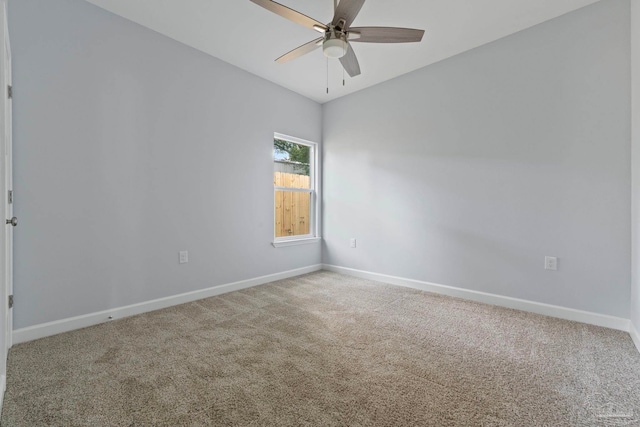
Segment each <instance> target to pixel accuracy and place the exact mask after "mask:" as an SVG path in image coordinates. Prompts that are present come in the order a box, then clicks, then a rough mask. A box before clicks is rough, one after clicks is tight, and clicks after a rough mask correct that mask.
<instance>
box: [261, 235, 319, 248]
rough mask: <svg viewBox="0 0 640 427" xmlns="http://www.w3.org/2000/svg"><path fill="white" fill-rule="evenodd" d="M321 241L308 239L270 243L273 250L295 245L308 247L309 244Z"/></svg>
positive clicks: (316, 238) (315, 238) (312, 238)
mask: <svg viewBox="0 0 640 427" xmlns="http://www.w3.org/2000/svg"><path fill="white" fill-rule="evenodd" d="M320 240H322V238H321V237H310V238H308V239H295V240H278V241H277V242H271V244H272V245H273V247H274V248H284V247H286V246H297V245H309V244H311V243H319V242H320Z"/></svg>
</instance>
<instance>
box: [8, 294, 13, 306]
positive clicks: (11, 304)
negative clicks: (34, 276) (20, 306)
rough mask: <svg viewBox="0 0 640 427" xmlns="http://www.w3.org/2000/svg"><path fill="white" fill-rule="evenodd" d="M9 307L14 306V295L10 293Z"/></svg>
mask: <svg viewBox="0 0 640 427" xmlns="http://www.w3.org/2000/svg"><path fill="white" fill-rule="evenodd" d="M9 308H13V295H9Z"/></svg>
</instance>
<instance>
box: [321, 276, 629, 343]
mask: <svg viewBox="0 0 640 427" xmlns="http://www.w3.org/2000/svg"><path fill="white" fill-rule="evenodd" d="M323 269H324V270H329V271H334V272H336V273H342V274H347V275H350V276H355V277H360V278H363V279H369V280H375V281H378V282H384V283H389V284H391V285H398V286H405V287H409V288H414V289H420V290H422V291H426V292H433V293H436V294H443V295H449V296H452V297H458V298H464V299H468V300H472V301H477V302H482V303H485V304H491V305H497V306H500V307H507V308H513V309H516V310H522V311H528V312H531V313H537V314H542V315H545V316H551V317H557V318H560V319H566V320H573V321H576V322H582V323H588V324H591V325H597V326H603V327H605V328H611V329H617V330H620V331H625V332H629V330H630V329H629V328H630V321H629V319H623V318H621V317H615V316H609V315H606V314H598V313H592V312H588V311H582V310H575V309H573V308H566V307H560V306H557V305H550V304H543V303H539V302H534V301H527V300H523V299H518V298H511V297H505V296H501V295H496V294H489V293H486V292H479V291H472V290H468V289H462V288H456V287H453V286H446V285H439V284H436V283H429V282H423V281H420V280H413V279H406V278H403V277H396V276H388V275H386V274H379V273H371V272H368V271H362V270H355V269H353V268H346V267H339V266H335V265H327V264H324V265H323ZM636 345H637V341H636ZM639 348H640V347H639Z"/></svg>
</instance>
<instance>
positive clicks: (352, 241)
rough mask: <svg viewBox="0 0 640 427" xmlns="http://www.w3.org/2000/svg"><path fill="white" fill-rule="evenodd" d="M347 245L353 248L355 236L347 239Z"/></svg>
mask: <svg viewBox="0 0 640 427" xmlns="http://www.w3.org/2000/svg"><path fill="white" fill-rule="evenodd" d="M349 247H351V248H355V247H356V238H355V237H352V238H351V239H350V240H349Z"/></svg>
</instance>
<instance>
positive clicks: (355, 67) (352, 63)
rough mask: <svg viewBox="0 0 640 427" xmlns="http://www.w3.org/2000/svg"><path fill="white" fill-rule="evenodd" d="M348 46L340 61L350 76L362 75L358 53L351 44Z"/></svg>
mask: <svg viewBox="0 0 640 427" xmlns="http://www.w3.org/2000/svg"><path fill="white" fill-rule="evenodd" d="M348 46H349V48H348V49H347V53H346V54H345V55H344V56H343V57H342V58H340V63H341V64H342V66H343V67H344V69H345V71H346V72H347V74H349V76H351V77H355V76H358V75H360V64H358V58H356V53H355V52H354V51H353V49H352V48H351V45H348Z"/></svg>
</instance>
